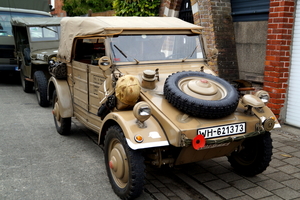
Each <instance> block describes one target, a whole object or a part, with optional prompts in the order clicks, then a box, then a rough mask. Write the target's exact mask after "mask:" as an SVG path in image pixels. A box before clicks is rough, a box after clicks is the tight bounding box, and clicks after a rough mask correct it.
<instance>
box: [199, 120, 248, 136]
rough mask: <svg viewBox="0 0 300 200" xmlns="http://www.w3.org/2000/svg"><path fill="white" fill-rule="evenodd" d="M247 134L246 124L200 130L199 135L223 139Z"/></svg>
mask: <svg viewBox="0 0 300 200" xmlns="http://www.w3.org/2000/svg"><path fill="white" fill-rule="evenodd" d="M245 132H246V123H245V122H242V123H235V124H226V125H223V126H213V127H209V128H201V129H198V135H203V136H204V137H205V138H215V137H222V136H227V135H235V134H241V133H245Z"/></svg>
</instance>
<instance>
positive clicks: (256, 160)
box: [228, 132, 273, 176]
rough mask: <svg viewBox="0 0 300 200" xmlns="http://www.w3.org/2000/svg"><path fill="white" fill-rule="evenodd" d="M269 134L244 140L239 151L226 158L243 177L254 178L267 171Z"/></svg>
mask: <svg viewBox="0 0 300 200" xmlns="http://www.w3.org/2000/svg"><path fill="white" fill-rule="evenodd" d="M272 149H273V146H272V139H271V134H270V132H266V133H265V134H263V135H259V136H256V137H253V138H248V139H246V140H245V141H244V142H243V143H242V145H241V148H240V150H239V151H234V152H233V153H232V154H231V155H230V156H228V161H229V162H230V164H231V166H232V167H233V168H234V169H235V170H236V171H237V172H238V173H240V174H242V175H244V176H255V175H257V174H260V173H262V172H263V171H265V170H266V169H267V167H268V166H269V163H270V162H271V157H272Z"/></svg>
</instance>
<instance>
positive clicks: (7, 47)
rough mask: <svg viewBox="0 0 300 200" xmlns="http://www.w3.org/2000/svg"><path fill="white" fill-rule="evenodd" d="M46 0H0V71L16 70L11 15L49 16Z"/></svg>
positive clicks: (17, 67)
mask: <svg viewBox="0 0 300 200" xmlns="http://www.w3.org/2000/svg"><path fill="white" fill-rule="evenodd" d="M49 12H50V9H49V4H48V1H47V0H26V1H24V0H9V1H8V0H7V1H6V0H4V1H0V71H3V70H9V71H18V69H19V66H18V65H17V59H16V56H15V53H14V50H15V45H14V38H13V32H12V27H11V24H10V21H11V19H12V18H13V17H51V15H50V14H49Z"/></svg>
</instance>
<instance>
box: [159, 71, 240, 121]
mask: <svg viewBox="0 0 300 200" xmlns="http://www.w3.org/2000/svg"><path fill="white" fill-rule="evenodd" d="M164 95H165V98H166V99H167V100H168V101H169V103H171V104H172V105H173V106H174V107H176V108H177V109H179V110H180V111H182V112H184V113H186V114H188V115H191V116H194V117H199V118H207V119H216V118H222V117H226V116H228V115H230V114H232V113H233V112H234V111H235V110H236V108H237V105H238V101H239V98H238V93H237V91H236V89H235V88H234V87H233V86H232V85H230V83H228V82H227V81H225V80H223V79H221V78H220V77H217V76H213V75H211V74H206V73H204V72H193V71H188V72H185V71H183V72H177V73H174V74H172V75H170V76H169V77H168V78H167V79H166V81H165V85H164Z"/></svg>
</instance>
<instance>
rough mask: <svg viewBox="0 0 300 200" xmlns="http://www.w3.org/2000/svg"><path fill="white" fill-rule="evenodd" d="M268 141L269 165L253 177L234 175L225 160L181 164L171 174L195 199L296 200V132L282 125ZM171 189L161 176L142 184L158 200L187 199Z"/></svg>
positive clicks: (299, 156) (299, 140)
mask: <svg viewBox="0 0 300 200" xmlns="http://www.w3.org/2000/svg"><path fill="white" fill-rule="evenodd" d="M272 139H273V157H272V161H271V163H270V166H269V167H268V168H267V170H266V171H264V172H263V173H262V174H259V175H257V176H255V177H244V176H240V175H238V174H236V173H235V172H234V171H233V169H232V168H231V166H230V164H229V162H228V161H227V158H226V157H222V158H216V159H212V160H207V161H201V162H197V163H193V164H188V165H184V166H181V167H180V168H178V169H175V170H173V173H174V174H175V176H177V177H178V178H179V179H181V180H182V181H183V182H184V183H185V184H186V185H187V186H188V187H191V188H193V189H194V190H195V191H197V192H199V193H200V194H201V197H198V198H199V199H203V198H207V199H214V200H215V199H216V200H217V199H231V200H248V199H259V200H279V199H295V200H296V199H300V129H297V128H292V127H289V126H283V127H282V128H281V129H277V130H275V131H272ZM150 174H151V175H153V172H150ZM154 176H155V175H154ZM162 183H164V184H162ZM169 185H170V186H169ZM172 188H173V183H172V182H171V181H169V180H168V179H167V177H164V176H163V177H159V178H158V180H157V179H153V180H152V179H151V178H150V179H148V184H147V185H146V189H148V190H150V191H151V193H152V194H153V195H154V196H155V197H156V198H157V199H159V200H161V199H191V198H190V197H179V196H178V195H177V194H176V192H177V191H178V189H172Z"/></svg>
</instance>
